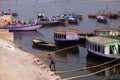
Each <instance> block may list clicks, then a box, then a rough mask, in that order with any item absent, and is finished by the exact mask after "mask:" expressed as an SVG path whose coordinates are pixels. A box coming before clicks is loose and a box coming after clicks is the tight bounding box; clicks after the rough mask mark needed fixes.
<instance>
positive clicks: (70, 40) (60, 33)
mask: <svg viewBox="0 0 120 80" xmlns="http://www.w3.org/2000/svg"><path fill="white" fill-rule="evenodd" d="M78 32H79V30H77V29H66V30H61V29H56V30H54V40H55V42H56V44H58V45H59V44H60V45H65V46H66V45H75V44H76V43H77V42H78V41H79V34H78Z"/></svg>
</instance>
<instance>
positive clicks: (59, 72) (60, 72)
mask: <svg viewBox="0 0 120 80" xmlns="http://www.w3.org/2000/svg"><path fill="white" fill-rule="evenodd" d="M118 59H120V58H117V59H113V60H112V61H108V62H105V63H102V64H99V65H95V66H90V67H85V68H80V69H73V70H67V71H56V73H58V74H62V73H67V72H74V71H83V70H86V69H91V68H96V67H99V66H103V65H107V64H109V63H112V62H114V61H116V60H118Z"/></svg>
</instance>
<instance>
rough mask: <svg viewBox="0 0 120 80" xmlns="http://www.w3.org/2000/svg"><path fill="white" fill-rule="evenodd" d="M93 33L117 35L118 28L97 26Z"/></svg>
mask: <svg viewBox="0 0 120 80" xmlns="http://www.w3.org/2000/svg"><path fill="white" fill-rule="evenodd" d="M94 34H95V35H97V36H119V35H120V29H119V28H99V29H95V30H94Z"/></svg>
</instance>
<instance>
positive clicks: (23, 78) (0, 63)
mask: <svg viewBox="0 0 120 80" xmlns="http://www.w3.org/2000/svg"><path fill="white" fill-rule="evenodd" d="M0 50H1V51H0V80H61V78H60V76H58V75H56V74H55V73H54V72H52V71H50V69H49V67H48V66H47V65H46V64H44V63H43V62H42V61H41V60H40V58H38V57H37V56H36V55H33V54H31V53H28V52H25V51H23V50H21V49H20V48H19V47H17V46H16V45H15V44H14V43H12V42H10V41H6V40H2V39H0Z"/></svg>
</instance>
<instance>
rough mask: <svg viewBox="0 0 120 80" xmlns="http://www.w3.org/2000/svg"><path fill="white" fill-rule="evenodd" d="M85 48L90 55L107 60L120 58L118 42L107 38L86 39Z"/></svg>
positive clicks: (119, 44)
mask: <svg viewBox="0 0 120 80" xmlns="http://www.w3.org/2000/svg"><path fill="white" fill-rule="evenodd" d="M86 48H87V51H88V52H89V53H90V54H93V55H97V56H100V57H105V58H109V59H114V58H120V41H119V40H118V39H112V38H108V37H100V36H94V37H87V38H86Z"/></svg>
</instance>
